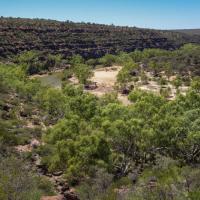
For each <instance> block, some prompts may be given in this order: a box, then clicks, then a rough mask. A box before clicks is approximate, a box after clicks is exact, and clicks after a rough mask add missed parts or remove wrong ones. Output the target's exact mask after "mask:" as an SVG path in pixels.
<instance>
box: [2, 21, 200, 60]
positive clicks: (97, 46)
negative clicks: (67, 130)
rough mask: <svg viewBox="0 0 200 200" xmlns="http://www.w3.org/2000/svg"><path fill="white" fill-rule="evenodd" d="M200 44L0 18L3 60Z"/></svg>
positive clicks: (172, 34)
mask: <svg viewBox="0 0 200 200" xmlns="http://www.w3.org/2000/svg"><path fill="white" fill-rule="evenodd" d="M189 42H191V43H200V35H197V34H196V35H191V34H190V33H187V32H185V31H181V30H180V31H163V30H153V29H142V28H136V27H121V26H114V25H102V24H93V23H74V22H71V21H66V22H59V21H56V20H45V19H23V18H4V17H1V18H0V57H7V56H12V55H16V54H18V53H21V52H23V51H28V50H39V51H44V52H48V53H53V54H62V55H63V56H64V57H69V56H71V55H73V54H80V55H82V56H83V57H85V58H92V57H95V58H97V57H101V56H103V55H105V54H106V53H111V54H115V53H117V52H120V51H125V52H130V51H133V50H135V49H139V50H142V49H145V48H161V49H168V50H170V49H176V48H178V47H180V46H181V45H183V44H185V43H189Z"/></svg>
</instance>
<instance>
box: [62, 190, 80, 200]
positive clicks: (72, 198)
mask: <svg viewBox="0 0 200 200" xmlns="http://www.w3.org/2000/svg"><path fill="white" fill-rule="evenodd" d="M64 197H65V198H66V199H67V200H79V198H78V197H77V195H76V194H75V193H74V192H73V191H67V192H65V193H64Z"/></svg>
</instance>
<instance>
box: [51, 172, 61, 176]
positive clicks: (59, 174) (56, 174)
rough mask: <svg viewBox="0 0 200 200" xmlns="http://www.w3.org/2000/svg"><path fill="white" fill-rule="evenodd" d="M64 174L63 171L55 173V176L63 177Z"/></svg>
mask: <svg viewBox="0 0 200 200" xmlns="http://www.w3.org/2000/svg"><path fill="white" fill-rule="evenodd" d="M62 174H63V171H58V172H53V175H54V176H61V175H62Z"/></svg>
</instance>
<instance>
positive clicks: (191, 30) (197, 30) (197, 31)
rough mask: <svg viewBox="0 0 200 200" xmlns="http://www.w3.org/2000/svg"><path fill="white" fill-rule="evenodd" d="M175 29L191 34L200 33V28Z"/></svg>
mask: <svg viewBox="0 0 200 200" xmlns="http://www.w3.org/2000/svg"><path fill="white" fill-rule="evenodd" d="M173 31H175V32H179V33H186V34H190V35H200V29H177V30H173Z"/></svg>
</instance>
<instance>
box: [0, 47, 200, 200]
mask: <svg viewBox="0 0 200 200" xmlns="http://www.w3.org/2000/svg"><path fill="white" fill-rule="evenodd" d="M199 52H200V47H199V46H194V45H186V46H184V47H182V48H181V49H180V50H176V51H165V50H159V49H151V50H149V49H147V50H144V51H134V52H132V53H120V54H119V55H118V56H111V55H106V56H104V57H103V58H101V59H97V60H86V61H85V60H84V59H83V58H82V57H80V56H74V57H72V58H71V59H70V60H69V61H68V62H69V63H70V64H71V66H70V67H69V68H67V69H66V71H65V73H64V76H65V79H63V80H64V81H63V86H62V88H61V90H58V89H54V88H50V87H44V86H42V85H41V83H40V82H39V81H37V80H35V79H30V78H29V77H28V76H27V69H30V66H31V64H32V63H33V65H32V67H33V66H40V68H41V69H42V70H43V69H44V68H43V66H45V65H46V63H48V62H50V61H49V60H51V61H52V60H55V61H56V62H58V63H59V62H64V60H62V59H61V61H60V60H59V59H58V58H59V56H54V57H51V56H50V55H48V56H47V57H48V58H49V60H46V59H44V60H43V61H42V62H40V59H39V58H40V57H38V56H37V55H38V54H35V53H33V52H28V53H26V54H23V55H21V56H18V57H17V58H18V59H17V61H16V60H14V61H15V62H17V63H18V64H10V65H8V64H1V65H0V95H1V99H0V108H1V110H0V155H1V157H2V159H3V162H2V163H1V164H0V199H2V200H3V199H5V200H9V199H12V200H15V199H16V200H18V199H20V200H24V199H27V194H29V195H28V198H29V199H39V198H40V196H41V195H42V194H52V193H53V192H52V189H51V186H49V183H48V182H46V181H44V183H43V184H42V185H40V184H37V183H38V181H39V183H42V182H43V181H41V180H38V177H37V176H35V175H34V171H33V172H30V171H29V170H28V171H26V170H27V169H26V167H25V169H26V170H25V169H24V166H26V164H25V163H24V164H23V162H20V164H19V162H18V161H17V160H16V159H20V161H21V160H26V162H28V161H29V158H30V157H31V155H26V154H25V155H24V156H22V157H21V156H19V155H16V154H15V151H14V147H15V146H16V145H20V144H21V145H23V144H27V142H28V140H30V139H31V138H38V139H40V140H42V141H43V142H44V145H41V146H40V147H39V148H37V149H36V150H34V151H35V152H36V153H38V154H39V155H40V156H41V159H42V166H43V168H45V169H46V170H47V171H48V172H49V173H52V172H58V171H63V172H64V174H65V178H66V180H67V181H68V182H69V184H70V185H72V186H74V187H76V190H77V193H78V195H79V198H80V199H83V200H86V199H89V200H90V199H91V200H92V199H96V200H97V199H98V200H100V199H101V200H103V199H104V200H114V199H128V200H129V199H130V200H144V199H147V200H149V199H152V200H159V199H166V200H167V199H173V200H179V199H181V200H184V199H190V200H198V199H200V181H199V180H200V169H199V164H200V109H199V108H200V93H199V91H200V84H199V78H198V75H199V71H198V70H199V64H200V58H199V55H200V54H199ZM15 59H16V58H15ZM52 62H53V61H52ZM38 63H39V65H38ZM50 63H51V62H50ZM64 63H66V62H64ZM54 64H55V62H54ZM112 64H121V65H123V66H124V67H123V68H122V70H121V71H120V72H119V75H118V83H119V84H121V86H122V87H124V85H127V84H128V83H129V82H130V81H133V82H137V81H138V80H136V77H137V76H136V75H135V73H136V74H137V73H138V74H139V77H142V75H143V76H145V74H144V72H145V71H150V72H151V73H152V74H153V75H154V76H157V74H160V73H161V72H162V71H165V73H166V75H167V76H169V77H170V76H172V75H177V74H178V75H179V77H178V79H177V80H179V79H180V80H181V81H184V80H185V79H184V78H186V77H187V76H188V77H189V82H190V84H189V85H190V86H191V87H190V89H189V90H188V92H187V94H186V95H181V94H178V95H177V97H176V99H175V100H173V101H168V100H167V99H166V98H164V97H163V96H161V95H156V94H153V93H151V92H145V91H142V90H139V89H136V88H135V89H133V88H132V90H131V91H130V93H129V96H128V98H129V100H130V101H131V102H132V104H131V105H129V106H125V105H123V104H122V103H121V102H119V101H118V100H117V98H116V94H112V93H110V94H106V95H104V96H103V97H101V98H98V97H96V96H94V95H92V94H90V93H87V92H85V91H84V90H83V87H82V84H86V83H87V82H88V78H89V77H91V75H92V71H91V67H89V66H93V67H94V66H96V65H104V66H111V65H112ZM141 64H142V66H141ZM47 66H48V65H47ZM33 68H34V67H33ZM183 70H184V73H183V74H182V73H181V72H183ZM130 72H132V73H133V72H134V73H133V74H134V75H131V74H132V73H130ZM28 74H32V73H30V71H29V70H28ZM72 74H75V75H76V77H77V78H78V80H79V83H80V84H77V85H74V84H72V83H70V82H69V81H66V80H67V79H68V78H69V77H70V76H71V75H72ZM144 79H145V78H144V77H143V80H144ZM166 79H167V78H166ZM177 80H176V81H177ZM185 82H186V81H185ZM175 84H176V85H177V87H178V85H179V84H178V83H175ZM33 116H34V117H35V118H33ZM28 120H34V121H35V124H36V125H37V126H36V127H35V128H34V129H31V128H28V127H27V126H26V122H27V121H28ZM41 123H43V124H44V125H45V126H46V127H47V130H44V129H43V130H42V128H41V127H42V125H41ZM32 153H34V152H32ZM30 154H31V153H30ZM13 156H14V157H17V158H13ZM6 157H7V158H6ZM7 159H8V160H7ZM24 162H25V161H24ZM21 171H23V172H24V173H23V174H21V173H19V172H21ZM12 174H15V175H16V177H15V176H14V178H12V180H11V178H10V176H12ZM12 177H13V176H12ZM15 181H17V183H20V188H16V185H17V184H16V182H15ZM18 193H20V195H16V194H18ZM31 195H32V196H31Z"/></svg>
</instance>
